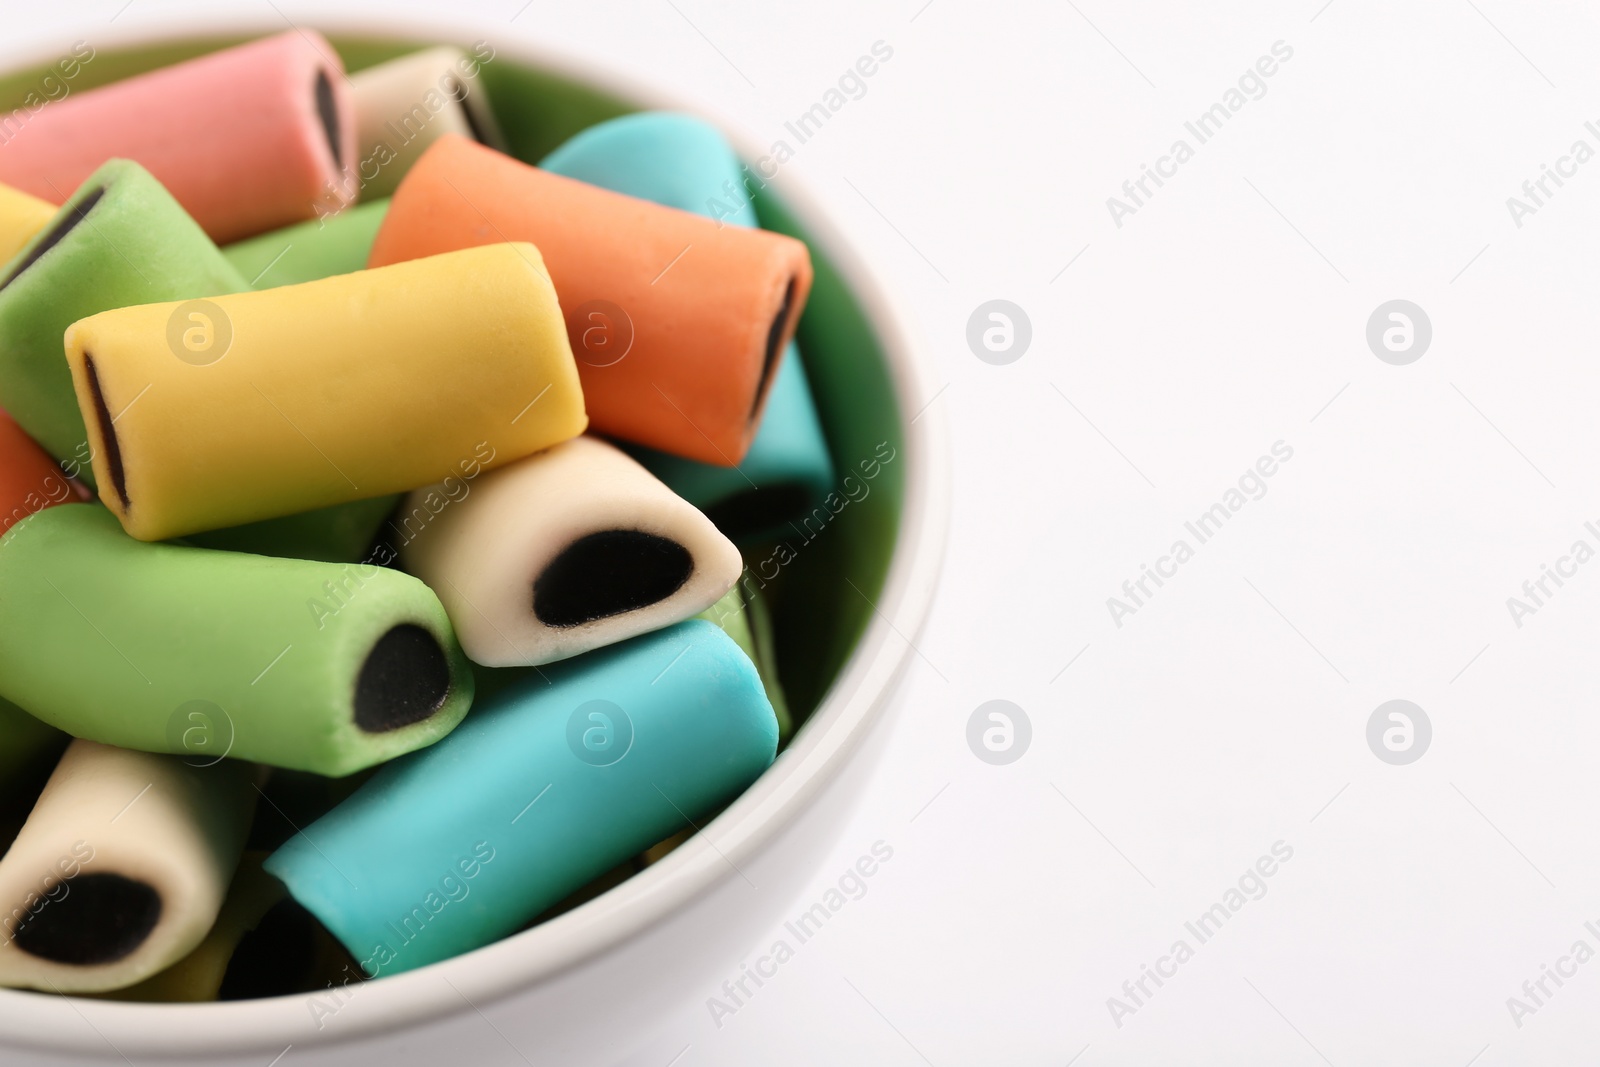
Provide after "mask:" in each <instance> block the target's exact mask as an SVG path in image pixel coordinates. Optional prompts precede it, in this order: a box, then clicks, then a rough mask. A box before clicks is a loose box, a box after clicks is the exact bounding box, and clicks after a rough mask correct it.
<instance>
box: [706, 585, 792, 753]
mask: <svg viewBox="0 0 1600 1067" xmlns="http://www.w3.org/2000/svg"><path fill="white" fill-rule="evenodd" d="M695 618H697V619H704V620H706V621H707V622H709V623H713V624H715V625H716V626H717V627H719V628H720V629H721V630H722V632H723V633H725V634H727V635H728V636H729V637H731V638H733V643H734V644H736V645H738V646H739V650H740V651H741V652H743V653H744V654H745V655H746V656H749V657H750V662H751V663H754V664H755V665H756V673H757V674H759V675H760V676H761V687H762V688H763V689H765V690H766V691H767V701H768V703H770V704H771V705H772V711H773V714H774V715H776V716H777V719H778V743H779V744H780V745H781V744H784V743H786V742H787V741H788V740H789V735H790V734H792V733H793V732H794V718H793V716H791V715H790V714H789V702H788V701H787V700H785V699H784V697H783V686H782V685H781V684H779V682H778V653H777V649H776V647H774V644H773V640H772V616H771V614H770V613H769V612H768V611H767V605H766V601H764V600H762V599H761V594H760V593H759V592H757V591H756V590H754V589H750V588H746V586H745V583H743V582H739V583H737V584H735V585H734V587H733V588H732V589H730V590H728V591H727V592H726V593H724V594H723V595H722V599H721V600H719V601H717V602H716V603H715V604H713V605H711V606H710V607H709V608H707V609H706V610H704V611H702V612H701V613H700V614H698V615H696V616H695Z"/></svg>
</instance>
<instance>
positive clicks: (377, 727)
mask: <svg viewBox="0 0 1600 1067" xmlns="http://www.w3.org/2000/svg"><path fill="white" fill-rule="evenodd" d="M449 695H450V660H449V659H448V658H447V657H446V656H445V654H444V649H443V648H441V647H439V642H438V640H437V639H436V638H435V637H434V636H433V635H432V634H431V633H429V632H428V631H427V630H424V629H423V628H422V627H420V626H417V625H416V624H414V623H409V622H408V623H402V624H400V625H399V626H396V627H394V628H393V629H392V630H390V631H389V632H388V633H386V634H384V635H383V636H382V637H380V638H378V643H377V644H375V645H373V646H372V651H371V652H368V653H367V661H366V662H365V663H363V664H362V665H361V675H360V677H359V678H357V679H356V706H355V712H356V725H357V726H359V727H360V728H361V729H363V730H365V731H366V732H367V733H369V734H379V733H383V732H385V731H387V730H398V729H400V728H401V727H402V726H410V725H411V724H412V723H416V722H421V721H422V720H423V719H426V718H427V717H428V716H430V715H432V714H433V713H434V712H436V711H438V710H439V708H441V707H442V706H443V705H444V702H445V698H446V697H448V696H449Z"/></svg>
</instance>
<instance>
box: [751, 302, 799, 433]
mask: <svg viewBox="0 0 1600 1067" xmlns="http://www.w3.org/2000/svg"><path fill="white" fill-rule="evenodd" d="M793 305H794V279H793V278H790V279H789V285H788V287H787V288H785V289H784V291H783V306H782V307H780V308H779V309H778V314H777V315H776V316H774V317H773V320H772V325H771V326H770V327H768V328H767V351H766V355H765V357H764V358H763V359H762V361H761V379H760V380H759V381H757V382H756V396H755V399H754V400H752V401H751V402H750V416H749V417H750V419H751V420H752V421H753V420H754V419H755V417H756V413H757V412H758V411H760V410H761V400H762V398H763V397H765V396H766V395H767V383H768V382H770V381H771V380H772V370H773V368H774V367H776V366H777V365H778V356H779V354H780V352H781V349H780V346H781V344H782V342H783V328H784V327H785V326H787V325H788V323H789V309H790V308H791V307H793Z"/></svg>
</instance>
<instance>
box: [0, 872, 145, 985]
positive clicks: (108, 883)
mask: <svg viewBox="0 0 1600 1067" xmlns="http://www.w3.org/2000/svg"><path fill="white" fill-rule="evenodd" d="M63 884H64V885H66V886H67V887H68V892H67V895H66V896H64V897H62V898H61V899H59V900H51V901H48V902H46V903H45V904H44V906H43V907H42V908H41V909H40V910H39V912H38V913H37V914H35V915H31V916H29V917H28V918H26V919H24V920H23V921H22V922H21V923H20V924H18V926H17V929H16V932H15V933H14V934H13V935H12V940H13V941H14V942H15V943H16V946H17V947H18V948H20V949H21V950H22V951H24V952H26V953H28V955H30V956H37V957H38V958H39V959H42V960H50V961H51V962H53V963H65V964H71V965H74V966H79V967H92V966H95V965H98V964H106V963H115V962H116V961H117V960H120V959H123V958H125V957H127V956H129V955H131V954H132V953H133V952H134V951H135V950H136V949H138V947H139V946H140V945H142V944H144V941H145V938H147V937H149V936H150V931H152V930H154V929H155V928H156V923H157V922H159V921H160V920H161V895H160V894H159V893H157V892H156V891H155V889H154V888H152V887H151V886H149V885H147V884H146V883H144V882H140V881H136V880H134V879H132V878H127V877H124V876H123V875H120V874H80V875H78V876H77V877H76V878H73V879H72V880H71V881H69V882H65V883H63Z"/></svg>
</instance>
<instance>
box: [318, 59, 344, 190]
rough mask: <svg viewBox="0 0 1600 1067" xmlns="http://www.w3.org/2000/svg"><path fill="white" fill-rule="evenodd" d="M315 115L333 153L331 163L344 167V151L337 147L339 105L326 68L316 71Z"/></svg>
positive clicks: (329, 149) (340, 167)
mask: <svg viewBox="0 0 1600 1067" xmlns="http://www.w3.org/2000/svg"><path fill="white" fill-rule="evenodd" d="M317 117H318V118H320V119H321V120H322V132H323V133H325V134H327V135H328V151H330V152H332V153H333V165H334V166H335V167H336V168H338V169H339V170H343V169H344V152H343V151H342V150H341V149H340V147H339V107H338V104H337V103H335V101H334V99H333V82H332V81H331V80H330V79H329V78H328V72H327V71H326V70H319V71H317Z"/></svg>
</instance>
